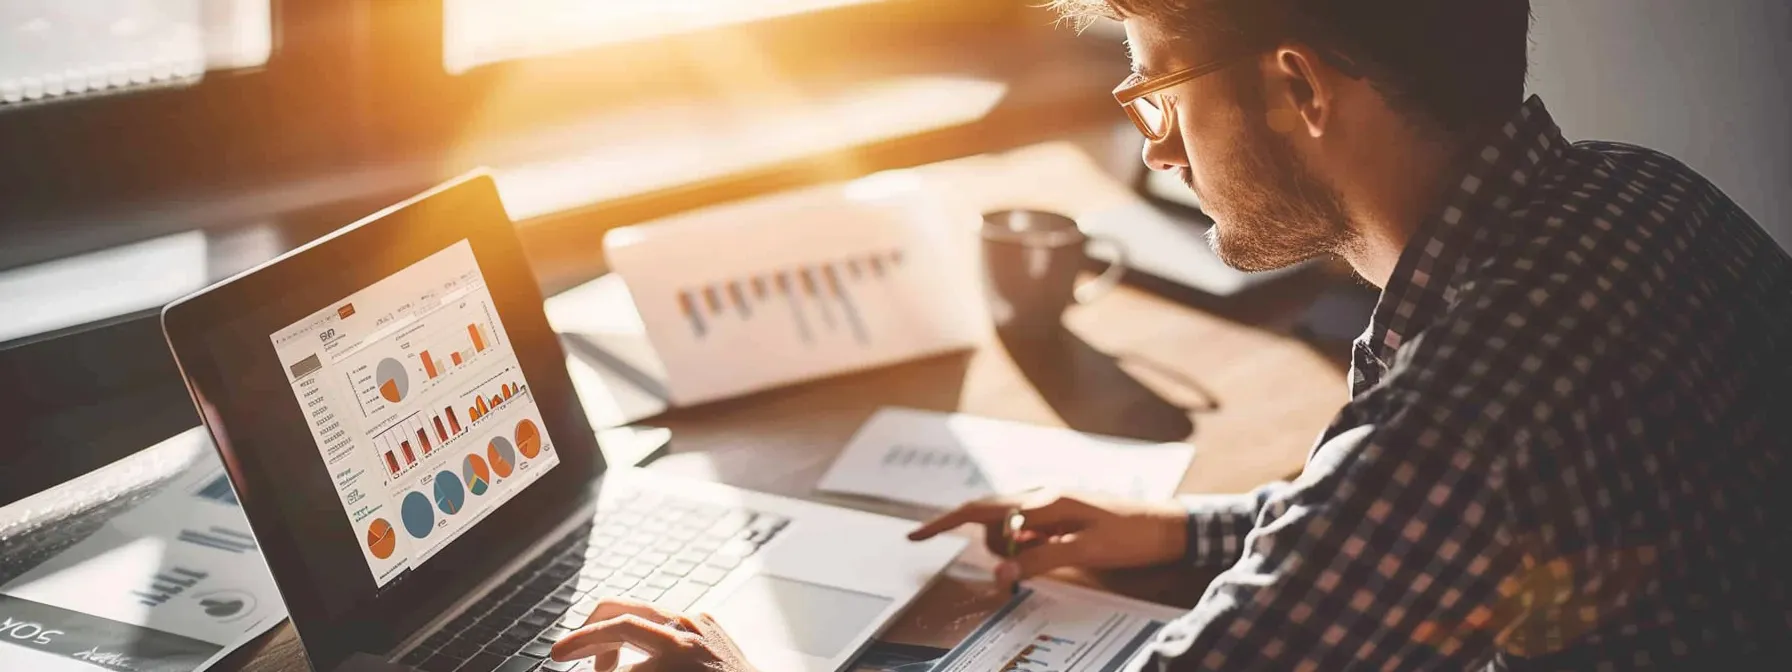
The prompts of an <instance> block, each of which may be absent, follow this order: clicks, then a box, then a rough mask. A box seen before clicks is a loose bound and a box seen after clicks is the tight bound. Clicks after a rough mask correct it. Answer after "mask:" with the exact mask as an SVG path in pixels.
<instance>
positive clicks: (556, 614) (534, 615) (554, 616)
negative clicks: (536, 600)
mask: <svg viewBox="0 0 1792 672" xmlns="http://www.w3.org/2000/svg"><path fill="white" fill-rule="evenodd" d="M564 613H566V612H564V611H549V610H546V609H543V610H541V611H534V612H530V613H529V615H528V616H524V617H523V618H522V620H519V621H517V622H516V624H517V625H518V626H526V627H529V628H533V629H534V630H533V631H532V632H530V633H529V634H530V635H534V634H535V633H537V632H541V631H542V630H546V629H547V627H548V626H549V625H550V624H552V623H553V622H554V621H558V620H560V617H561V615H562V614H564ZM507 632H516V628H511V629H510V630H509V631H507Z"/></svg>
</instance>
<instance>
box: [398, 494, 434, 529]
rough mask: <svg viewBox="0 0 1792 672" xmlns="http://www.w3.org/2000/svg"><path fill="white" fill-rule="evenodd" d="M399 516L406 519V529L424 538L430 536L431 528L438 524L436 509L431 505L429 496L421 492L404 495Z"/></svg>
mask: <svg viewBox="0 0 1792 672" xmlns="http://www.w3.org/2000/svg"><path fill="white" fill-rule="evenodd" d="M398 513H399V517H400V518H401V519H402V520H403V521H404V531H406V532H409V533H411V537H412V538H415V539H422V538H424V537H427V536H429V530H430V528H433V527H435V524H436V510H435V509H434V508H431V507H430V505H429V497H426V496H424V494H423V493H421V492H413V493H411V494H408V495H405V496H404V503H403V504H401V505H399V509H398Z"/></svg>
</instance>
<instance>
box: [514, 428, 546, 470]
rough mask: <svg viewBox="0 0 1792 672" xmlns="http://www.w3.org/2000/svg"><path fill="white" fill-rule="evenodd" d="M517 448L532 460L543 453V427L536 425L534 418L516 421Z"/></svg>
mask: <svg viewBox="0 0 1792 672" xmlns="http://www.w3.org/2000/svg"><path fill="white" fill-rule="evenodd" d="M516 449H517V450H519V451H522V453H523V457H525V458H528V459H531V460H533V459H535V456H536V455H540V454H541V428H539V427H536V426H535V421H534V420H529V419H524V420H523V421H522V422H519V423H516Z"/></svg>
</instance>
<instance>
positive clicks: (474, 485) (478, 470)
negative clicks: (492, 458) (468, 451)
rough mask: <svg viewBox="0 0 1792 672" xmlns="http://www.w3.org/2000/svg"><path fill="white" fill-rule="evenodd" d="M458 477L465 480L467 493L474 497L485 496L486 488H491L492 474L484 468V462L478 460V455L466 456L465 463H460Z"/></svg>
mask: <svg viewBox="0 0 1792 672" xmlns="http://www.w3.org/2000/svg"><path fill="white" fill-rule="evenodd" d="M460 477H461V478H463V479H466V481H467V492H471V493H473V495H474V496H475V497H477V496H479V495H483V494H485V490H486V488H489V487H491V483H492V472H491V470H490V469H488V468H486V466H485V460H482V459H479V456H478V455H468V456H467V459H466V461H465V462H462V463H461V465H460Z"/></svg>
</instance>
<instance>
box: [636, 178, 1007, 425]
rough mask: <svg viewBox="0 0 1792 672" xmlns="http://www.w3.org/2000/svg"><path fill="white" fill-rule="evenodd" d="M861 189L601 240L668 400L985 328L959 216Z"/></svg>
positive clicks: (929, 347) (871, 362)
mask: <svg viewBox="0 0 1792 672" xmlns="http://www.w3.org/2000/svg"><path fill="white" fill-rule="evenodd" d="M860 191H862V190H855V189H854V188H852V187H845V188H843V187H838V186H832V187H822V188H817V189H811V190H805V191H801V192H796V193H794V194H790V195H784V196H780V197H774V198H771V199H766V200H761V201H754V202H750V203H747V204H741V205H735V206H728V207H725V208H719V209H712V210H707V211H702V212H699V213H696V214H693V215H687V216H682V217H679V218H675V219H672V220H665V221H661V222H655V223H651V224H646V225H641V226H637V227H628V228H624V229H618V230H616V231H612V232H611V233H610V234H609V235H608V236H606V238H605V241H604V243H605V251H606V254H607V255H608V259H609V262H610V266H611V268H612V269H613V270H615V271H616V273H617V274H619V275H621V276H622V278H623V281H624V282H625V283H626V284H627V285H628V290H629V294H630V295H631V296H632V298H633V299H634V304H635V306H636V308H637V309H638V311H639V312H640V315H641V321H642V324H643V325H644V326H645V327H646V332H647V337H648V340H649V341H650V342H651V343H652V345H653V350H654V353H655V354H657V355H658V357H659V359H660V360H661V362H662V363H663V364H664V367H665V371H666V378H667V380H666V383H667V392H668V395H669V396H670V398H671V399H670V400H671V401H672V402H673V403H675V404H681V405H682V404H695V403H701V402H704V401H710V400H714V399H720V398H724V397H728V396H732V395H736V394H743V393H746V392H751V391H755V390H758V389H765V388H768V387H773V386H776V385H780V384H784V383H791V382H797V381H801V380H806V379H812V378H817V377H822V376H827V375H832V374H836V373H843V372H846V371H851V370H856V369H863V368H869V367H873V366H879V365H883V364H890V363H895V362H898V361H902V360H906V359H912V358H915V357H920V356H925V355H929V354H935V353H940V352H946V351H949V350H953V349H957V348H962V347H968V346H970V345H971V344H973V343H974V342H975V341H976V340H977V339H978V338H980V337H981V336H982V335H983V334H984V333H986V331H987V319H986V318H985V317H984V313H983V309H982V299H981V293H980V291H979V289H978V285H977V282H976V277H975V265H974V263H972V261H971V258H970V257H969V255H968V254H967V251H966V244H967V239H968V237H967V236H965V235H961V234H964V233H965V232H966V231H969V229H968V228H961V227H960V226H959V225H961V224H965V223H966V221H967V218H966V217H964V216H963V215H964V213H952V212H947V211H945V210H944V209H942V208H937V207H932V206H930V205H929V203H930V202H929V201H928V200H927V199H926V198H922V197H918V196H917V195H916V193H915V192H913V191H903V190H901V189H896V190H893V191H887V192H876V191H875V190H873V191H871V192H867V193H860ZM974 220H975V215H974V214H971V215H969V217H968V221H974ZM744 353H752V355H751V356H743V354H744Z"/></svg>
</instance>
